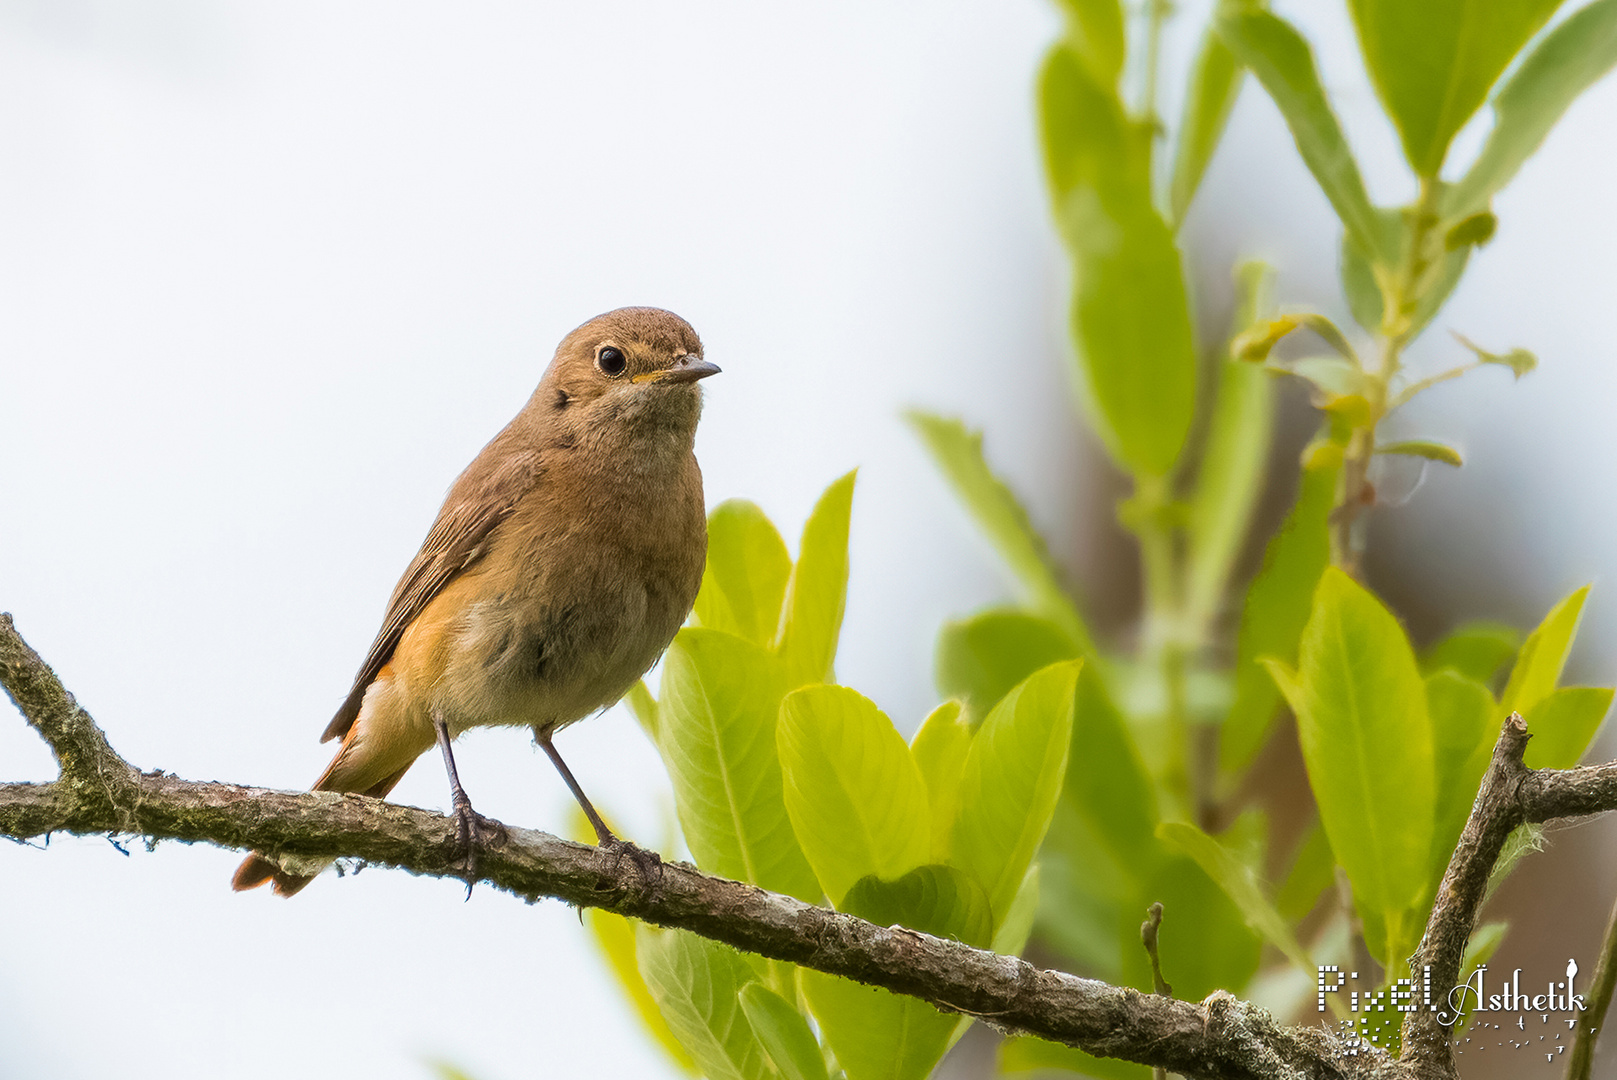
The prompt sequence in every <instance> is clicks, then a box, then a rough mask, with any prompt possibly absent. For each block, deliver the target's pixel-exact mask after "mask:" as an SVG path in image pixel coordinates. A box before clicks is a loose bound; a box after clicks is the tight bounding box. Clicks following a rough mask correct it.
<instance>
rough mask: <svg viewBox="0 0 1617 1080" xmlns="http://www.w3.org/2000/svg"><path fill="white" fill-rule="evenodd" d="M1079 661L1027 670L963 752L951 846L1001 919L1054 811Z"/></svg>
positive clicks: (1063, 772) (1063, 773)
mask: <svg viewBox="0 0 1617 1080" xmlns="http://www.w3.org/2000/svg"><path fill="white" fill-rule="evenodd" d="M1081 667H1082V662H1081V661H1067V662H1064V663H1059V664H1051V665H1050V666H1049V667H1047V668H1044V669H1042V670H1040V671H1038V672H1036V673H1035V674H1033V675H1030V676H1029V677H1028V678H1027V679H1026V680H1024V681H1023V682H1022V683H1020V684H1019V685H1018V686H1017V687H1016V688H1015V689H1014V690H1012V691H1011V692H1010V693H1009V694H1006V695H1005V697H1004V698H1003V699H1001V701H1000V703H999V704H998V705H996V706H994V711H993V712H991V713H989V714H988V717H987V719H985V720H984V721H983V723H982V726H981V727H980V728H978V730H977V734H976V737H974V738H973V739H972V741H971V749H970V750H969V751H968V752H967V753H966V766H965V769H964V770H963V771H962V773H961V776H960V812H959V816H958V817H956V819H955V827H954V838H953V841H952V843H951V845H950V850H951V852H952V853H953V862H954V864H955V865H956V866H958V867H960V868H961V869H962V870H964V871H966V872H967V873H968V874H970V875H972V876H973V877H974V878H976V879H977V881H978V882H979V883H980V884H981V885H982V886H983V889H984V891H985V892H987V894H988V899H989V906H990V908H991V909H992V910H993V912H994V919H995V921H996V922H998V921H1002V920H1003V919H1004V918H1005V915H1006V913H1007V912H1008V911H1009V910H1010V907H1011V901H1012V900H1014V899H1015V897H1016V892H1017V890H1018V889H1019V888H1021V885H1022V878H1023V877H1024V876H1025V875H1026V874H1027V869H1028V866H1029V865H1030V864H1031V863H1032V862H1033V856H1034V854H1035V853H1036V852H1037V851H1038V850H1039V844H1040V843H1042V842H1043V840H1044V834H1045V832H1046V831H1047V830H1048V829H1049V827H1050V817H1051V815H1052V814H1054V813H1055V806H1056V800H1057V799H1058V798H1059V797H1060V795H1061V785H1062V781H1063V779H1064V778H1065V776H1066V771H1067V751H1068V747H1069V746H1070V745H1071V743H1072V729H1073V709H1074V701H1075V697H1076V694H1077V683H1078V672H1079V669H1080V668H1081Z"/></svg>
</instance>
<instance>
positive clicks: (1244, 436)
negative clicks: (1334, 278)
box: [1185, 263, 1274, 626]
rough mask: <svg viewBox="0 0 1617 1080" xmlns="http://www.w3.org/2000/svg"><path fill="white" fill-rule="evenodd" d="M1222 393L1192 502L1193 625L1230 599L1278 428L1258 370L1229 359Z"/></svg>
mask: <svg viewBox="0 0 1617 1080" xmlns="http://www.w3.org/2000/svg"><path fill="white" fill-rule="evenodd" d="M1267 270H1268V268H1267V267H1264V266H1263V265H1262V264H1261V263H1249V264H1247V266H1245V267H1243V268H1242V270H1241V274H1242V276H1243V278H1244V279H1245V280H1246V288H1245V290H1244V293H1245V296H1246V299H1245V301H1244V304H1243V306H1244V307H1245V309H1246V310H1244V311H1242V312H1240V313H1239V316H1241V321H1242V322H1251V321H1252V320H1253V319H1254V318H1255V317H1256V316H1257V314H1258V311H1257V308H1258V305H1259V304H1260V303H1261V301H1260V299H1259V296H1260V294H1261V292H1262V291H1263V288H1264V286H1263V284H1262V280H1263V277H1264V275H1265V274H1266V272H1267ZM1218 373H1219V375H1218V380H1219V381H1218V396H1217V398H1216V399H1215V401H1214V405H1213V418H1212V421H1211V423H1210V425H1209V427H1208V432H1207V444H1206V445H1207V449H1206V452H1205V453H1204V455H1203V457H1202V461H1201V465H1200V467H1199V469H1198V470H1197V474H1196V490H1195V493H1194V494H1193V495H1192V496H1191V501H1190V528H1189V542H1190V557H1189V566H1188V568H1187V571H1186V578H1185V610H1186V613H1187V618H1188V619H1189V620H1190V622H1191V624H1192V625H1198V626H1205V625H1206V624H1207V623H1208V622H1209V621H1210V620H1211V619H1212V618H1213V617H1214V616H1215V615H1216V614H1217V613H1218V609H1219V607H1220V605H1221V604H1223V602H1224V594H1225V590H1226V588H1227V587H1228V584H1229V579H1230V573H1231V570H1232V569H1233V568H1234V566H1235V560H1236V558H1237V557H1238V556H1239V555H1240V553H1241V546H1242V543H1243V542H1244V541H1245V540H1246V535H1247V530H1248V528H1250V526H1251V521H1252V510H1253V508H1254V506H1256V504H1257V500H1258V497H1259V495H1261V494H1262V491H1263V478H1264V466H1265V465H1266V464H1267V462H1268V457H1269V436H1270V431H1271V429H1272V428H1273V426H1274V388H1273V387H1272V386H1270V380H1269V377H1268V376H1267V375H1266V374H1264V372H1263V371H1262V370H1261V369H1260V368H1257V367H1254V366H1252V365H1250V364H1242V363H1239V362H1237V361H1233V360H1225V361H1223V362H1221V363H1220V364H1219V365H1218Z"/></svg>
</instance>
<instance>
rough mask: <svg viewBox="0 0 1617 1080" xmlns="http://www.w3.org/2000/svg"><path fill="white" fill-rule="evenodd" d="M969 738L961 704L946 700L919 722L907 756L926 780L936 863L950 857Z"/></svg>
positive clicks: (970, 733)
mask: <svg viewBox="0 0 1617 1080" xmlns="http://www.w3.org/2000/svg"><path fill="white" fill-rule="evenodd" d="M971 736H972V731H971V724H970V723H969V722H968V720H967V719H966V715H965V713H964V711H963V710H962V709H961V707H960V702H958V701H945V702H944V703H943V704H942V705H939V706H938V707H937V708H936V709H933V710H932V712H931V713H930V714H929V715H928V716H927V718H926V719H925V720H923V721H922V722H921V729H920V730H919V731H917V732H916V733H915V738H913V739H911V740H910V753H911V754H912V755H914V757H915V765H916V767H917V768H919V769H920V770H921V779H922V780H924V781H926V793H927V799H928V801H929V802H930V803H931V806H932V858H933V859H935V860H937V861H938V862H943V861H945V860H947V859H948V857H949V841H950V839H951V838H952V837H953V835H954V819H955V814H956V812H957V811H958V810H959V807H960V774H961V773H962V772H964V771H965V768H966V752H967V751H968V750H970V749H971Z"/></svg>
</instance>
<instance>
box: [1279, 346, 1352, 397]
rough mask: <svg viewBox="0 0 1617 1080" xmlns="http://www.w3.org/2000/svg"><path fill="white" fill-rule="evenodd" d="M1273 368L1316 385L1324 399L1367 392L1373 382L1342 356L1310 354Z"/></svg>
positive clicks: (1318, 395)
mask: <svg viewBox="0 0 1617 1080" xmlns="http://www.w3.org/2000/svg"><path fill="white" fill-rule="evenodd" d="M1269 370H1271V371H1283V372H1285V373H1286V374H1288V375H1295V376H1297V378H1299V379H1303V380H1305V381H1307V382H1309V383H1311V384H1313V387H1314V389H1315V390H1316V391H1317V392H1318V393H1317V394H1316V395H1315V396H1316V397H1317V398H1322V400H1324V401H1330V400H1331V399H1332V398H1339V397H1345V396H1346V395H1348V394H1360V395H1363V394H1364V392H1365V389H1366V388H1367V387H1368V386H1369V385H1370V383H1369V379H1368V378H1367V377H1366V376H1365V374H1364V369H1363V368H1361V367H1359V365H1358V364H1355V363H1354V362H1353V361H1351V360H1344V359H1343V358H1342V357H1340V356H1307V357H1304V358H1303V359H1301V360H1293V361H1291V363H1289V364H1286V365H1284V366H1278V365H1277V366H1276V367H1273V368H1270V369H1269Z"/></svg>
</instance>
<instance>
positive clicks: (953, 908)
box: [799, 866, 991, 1080]
mask: <svg viewBox="0 0 1617 1080" xmlns="http://www.w3.org/2000/svg"><path fill="white" fill-rule="evenodd" d="M845 903H846V910H847V911H848V912H849V913H851V914H854V915H857V916H859V917H860V918H862V919H867V920H869V921H870V922H873V923H876V924H877V925H878V926H893V925H900V926H907V927H909V928H910V929H912V930H919V931H921V932H923V933H927V934H931V935H933V936H934V937H940V938H953V939H954V940H956V941H963V942H965V943H966V944H968V945H975V946H977V947H978V948H983V947H986V946H987V945H988V943H989V940H990V935H991V931H990V920H989V914H988V904H987V900H986V898H985V897H984V896H983V892H982V889H981V888H980V887H979V886H978V885H977V883H976V882H974V881H972V880H971V879H970V878H969V877H967V876H966V875H965V874H962V873H961V872H960V871H958V870H955V869H953V868H952V867H947V866H922V867H918V868H917V869H915V870H913V871H911V872H910V873H908V874H906V875H904V876H903V877H902V878H900V879H899V880H897V881H892V882H884V881H879V880H877V879H875V878H866V879H864V880H862V881H860V882H859V883H858V884H857V885H855V886H854V887H853V889H851V890H850V891H849V893H848V896H847V899H846V901H845ZM800 971H801V974H800V976H799V978H800V980H801V985H802V988H803V996H804V997H805V998H806V999H807V1000H808V1003H809V1008H811V1009H812V1010H813V1011H814V1016H815V1018H816V1019H818V1020H819V1022H820V1030H821V1031H822V1032H823V1033H824V1035H825V1041H826V1042H827V1043H829V1044H830V1046H831V1049H832V1050H833V1051H834V1052H835V1053H836V1055H837V1062H838V1063H839V1064H840V1065H841V1066H842V1068H843V1069H844V1070H845V1071H846V1072H847V1074H848V1080H889V1078H891V1080H921V1078H922V1077H925V1076H927V1075H928V1074H929V1073H931V1071H932V1069H933V1067H934V1066H936V1065H937V1063H938V1059H940V1058H941V1057H943V1053H944V1051H945V1050H947V1049H948V1048H949V1037H950V1035H951V1034H952V1032H953V1031H954V1027H955V1024H956V1022H957V1019H958V1018H957V1017H955V1016H950V1015H945V1014H944V1013H941V1012H939V1011H938V1010H937V1009H935V1008H933V1007H932V1006H931V1005H928V1004H927V1003H926V1002H924V1001H920V1000H919V999H917V998H912V997H907V996H903V995H898V994H893V993H891V992H890V991H887V990H882V989H879V988H876V987H870V986H860V985H859V984H857V983H854V982H850V981H848V980H847V979H842V978H838V977H836V976H833V975H823V974H821V973H820V972H817V971H810V970H809V969H807V968H803V969H800Z"/></svg>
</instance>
